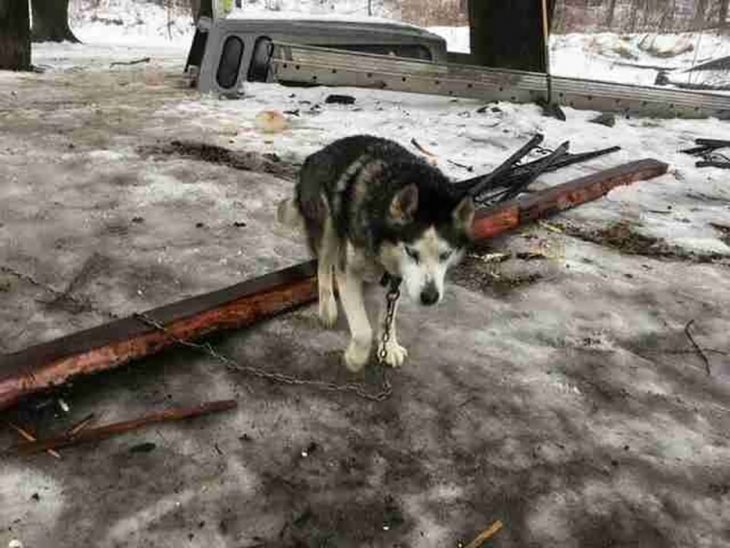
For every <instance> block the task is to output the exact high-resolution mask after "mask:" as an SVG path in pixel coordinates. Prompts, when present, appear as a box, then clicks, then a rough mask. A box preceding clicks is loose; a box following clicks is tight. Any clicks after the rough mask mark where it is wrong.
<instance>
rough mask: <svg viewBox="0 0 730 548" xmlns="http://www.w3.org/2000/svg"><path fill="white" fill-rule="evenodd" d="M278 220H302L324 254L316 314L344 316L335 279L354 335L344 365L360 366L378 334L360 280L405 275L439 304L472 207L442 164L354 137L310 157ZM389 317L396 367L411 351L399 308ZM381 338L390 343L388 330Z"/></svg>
mask: <svg viewBox="0 0 730 548" xmlns="http://www.w3.org/2000/svg"><path fill="white" fill-rule="evenodd" d="M278 217H279V220H280V221H281V222H284V223H287V224H289V225H295V224H298V225H299V226H302V225H303V228H304V230H305V232H306V235H307V240H308V243H309V246H310V249H311V251H312V253H313V254H314V255H315V256H316V257H317V259H318V272H317V275H318V283H319V315H320V318H321V320H322V322H323V323H324V324H325V325H326V326H330V327H331V326H332V325H334V323H335V321H336V320H337V303H336V301H335V296H334V290H333V279H336V280H337V287H338V291H339V295H340V300H341V301H342V308H343V309H344V311H345V316H346V317H347V322H348V324H349V326H350V331H351V334H352V339H351V341H350V344H349V346H348V348H347V350H346V351H345V355H344V359H345V364H346V365H347V367H348V368H349V369H350V370H352V371H359V370H360V369H361V368H362V367H363V366H364V365H365V364H366V363H367V361H368V359H369V357H370V352H371V346H372V340H373V332H372V328H371V327H370V322H369V321H368V317H367V315H366V312H365V306H364V302H363V287H362V285H363V281H375V280H377V279H378V277H379V276H382V275H383V274H385V273H387V274H389V275H390V276H392V277H395V278H400V279H402V281H403V284H404V285H405V292H406V293H407V294H408V295H409V296H410V297H411V298H412V299H414V300H415V301H417V302H418V303H420V304H422V305H424V306H430V305H434V304H436V303H438V302H439V301H441V299H442V297H443V293H444V276H445V274H446V271H447V270H448V268H449V267H450V266H452V265H453V264H455V263H456V262H457V261H458V260H459V259H460V257H461V255H462V250H463V249H464V247H465V246H466V245H467V244H468V243H469V240H470V228H471V224H472V219H473V217H474V205H473V202H472V200H471V198H469V197H463V196H459V195H457V194H456V193H455V191H454V190H453V188H452V187H451V185H450V183H449V180H448V179H447V178H446V176H445V175H444V174H443V173H441V171H439V170H438V169H437V168H435V167H433V166H431V165H429V164H428V163H426V162H425V161H424V160H423V159H421V158H419V157H417V156H415V155H414V154H412V153H411V152H409V151H408V150H406V149H405V148H403V147H402V146H400V145H399V144H397V143H395V142H393V141H389V140H386V139H381V138H377V137H372V136H369V135H357V136H353V137H347V138H344V139H340V140H338V141H335V142H334V143H332V144H330V145H328V146H327V147H325V148H324V149H322V150H320V151H319V152H316V153H314V154H312V155H311V156H309V157H308V158H307V159H306V161H305V162H304V165H303V166H302V169H301V172H300V174H299V180H298V181H297V184H296V188H295V192H294V197H293V198H291V199H288V200H284V201H283V202H282V203H281V204H280V205H279V212H278ZM395 305H396V306H397V302H396V303H395ZM385 318H386V314H385V308H384V309H383V311H382V312H381V314H380V321H379V325H380V329H381V330H382V329H385V328H386V327H387V328H389V329H390V338H389V340H388V342H387V343H385V348H384V350H385V354H384V356H385V358H384V360H385V363H387V364H388V365H390V366H392V367H398V366H400V365H401V364H402V363H403V362H404V360H405V358H406V357H407V355H408V354H407V352H406V349H405V348H403V347H402V346H401V345H400V344H398V341H397V339H396V331H395V313H394V314H393V319H392V321H391V325H389V326H385V325H384V320H385ZM377 340H378V341H379V342H378V344H379V345H382V344H383V343H382V342H381V341H382V331H381V334H379V335H378V339H377ZM378 351H379V352H380V351H381V349H380V348H378Z"/></svg>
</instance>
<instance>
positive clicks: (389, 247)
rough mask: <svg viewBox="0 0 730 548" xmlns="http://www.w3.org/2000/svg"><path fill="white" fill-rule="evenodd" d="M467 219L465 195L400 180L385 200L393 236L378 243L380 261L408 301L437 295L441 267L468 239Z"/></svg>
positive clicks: (469, 204) (428, 300)
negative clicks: (423, 188) (399, 283)
mask: <svg viewBox="0 0 730 548" xmlns="http://www.w3.org/2000/svg"><path fill="white" fill-rule="evenodd" d="M473 219H474V203H473V201H472V200H471V198H469V197H465V198H461V199H459V198H457V197H454V196H452V195H450V194H444V193H434V192H432V191H430V190H429V189H426V191H425V192H423V191H421V190H419V187H418V186H417V185H415V184H409V185H406V186H404V187H402V188H401V189H400V190H399V191H398V192H397V193H396V194H395V195H394V196H393V198H392V200H391V201H390V206H389V208H388V211H387V222H388V223H389V224H390V225H391V227H392V229H393V234H395V235H396V237H395V238H392V239H391V241H389V242H387V243H386V244H384V245H383V246H381V253H380V255H381V261H382V262H383V264H384V266H385V267H386V269H387V270H388V271H389V272H390V273H391V274H394V275H396V276H399V277H401V278H402V279H403V283H404V284H405V289H406V292H407V293H408V295H409V296H410V297H411V298H412V299H413V300H415V301H416V302H418V303H420V304H422V305H425V306H430V305H433V304H436V303H438V302H440V301H441V299H442V298H443V294H444V279H445V276H446V272H447V271H448V269H449V268H450V267H451V266H453V265H454V264H456V263H457V262H458V261H459V260H460V259H461V257H462V255H463V251H464V248H465V247H466V245H467V244H468V243H469V241H470V239H471V225H472V221H473Z"/></svg>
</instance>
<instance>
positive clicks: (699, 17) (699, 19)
mask: <svg viewBox="0 0 730 548" xmlns="http://www.w3.org/2000/svg"><path fill="white" fill-rule="evenodd" d="M706 11H707V0H698V1H697V11H695V18H694V24H693V26H694V28H695V29H696V30H702V29H703V28H704V27H705V12H706Z"/></svg>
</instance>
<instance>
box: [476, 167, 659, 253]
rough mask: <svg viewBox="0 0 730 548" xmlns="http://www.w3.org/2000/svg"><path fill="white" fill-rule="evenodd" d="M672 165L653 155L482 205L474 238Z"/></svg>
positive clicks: (576, 203) (575, 203)
mask: <svg viewBox="0 0 730 548" xmlns="http://www.w3.org/2000/svg"><path fill="white" fill-rule="evenodd" d="M668 167H669V166H668V165H667V164H665V163H664V162H660V161H658V160H652V159H646V160H638V161H635V162H629V163H627V164H622V165H620V166H617V167H613V168H610V169H607V170H604V171H600V172H598V173H592V174H590V175H586V176H585V177H580V178H578V179H573V180H572V181H568V182H567V183H563V184H560V185H556V186H554V187H551V188H547V189H545V190H541V191H539V192H534V193H532V194H528V195H527V196H523V197H520V198H515V199H514V200H509V201H507V202H504V203H501V204H499V205H496V206H494V207H489V208H485V209H480V210H479V211H477V214H476V215H475V218H474V224H473V226H472V232H473V234H474V238H476V239H477V240H483V239H486V238H492V237H494V236H497V235H498V234H501V233H503V232H506V231H508V230H513V229H515V228H517V227H518V226H521V225H525V224H527V223H529V222H532V221H535V220H537V219H540V218H543V217H548V216H550V215H554V214H556V213H560V212H561V211H564V210H566V209H571V208H574V207H576V206H579V205H581V204H585V203H586V202H591V201H593V200H596V199H598V198H600V197H601V196H604V195H605V194H607V193H608V192H609V191H610V190H611V189H613V188H616V187H617V186H622V185H629V184H631V183H635V182H636V181H642V180H646V179H652V178H654V177H658V176H659V175H663V174H664V173H666V172H667V169H668Z"/></svg>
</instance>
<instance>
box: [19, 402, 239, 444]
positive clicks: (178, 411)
mask: <svg viewBox="0 0 730 548" xmlns="http://www.w3.org/2000/svg"><path fill="white" fill-rule="evenodd" d="M234 407H236V401H235V400H221V401H213V402H208V403H203V404H201V405H196V406H195V407H183V408H173V409H166V410H165V411H160V412H157V413H151V414H149V415H145V416H143V417H141V418H138V419H133V420H129V421H124V422H116V423H112V424H107V425H106V426H100V427H98V428H87V429H85V430H82V431H80V432H77V433H76V434H71V433H65V434H62V435H60V436H58V437H56V438H51V439H48V440H42V441H32V442H31V441H29V442H28V443H24V444H21V445H17V446H15V451H17V452H18V453H21V454H25V455H27V454H32V453H38V452H39V451H49V450H53V449H58V448H61V447H68V446H70V445H78V444H80V443H89V442H95V441H100V440H104V439H106V438H110V437H112V436H116V435H119V434H123V433H125V432H129V431H131V430H137V429H139V428H142V427H145V426H149V425H151V424H156V423H160V422H170V421H179V420H183V419H189V418H192V417H200V416H202V415H209V414H210V413H218V412H220V411H228V410H229V409H233V408H234Z"/></svg>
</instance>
